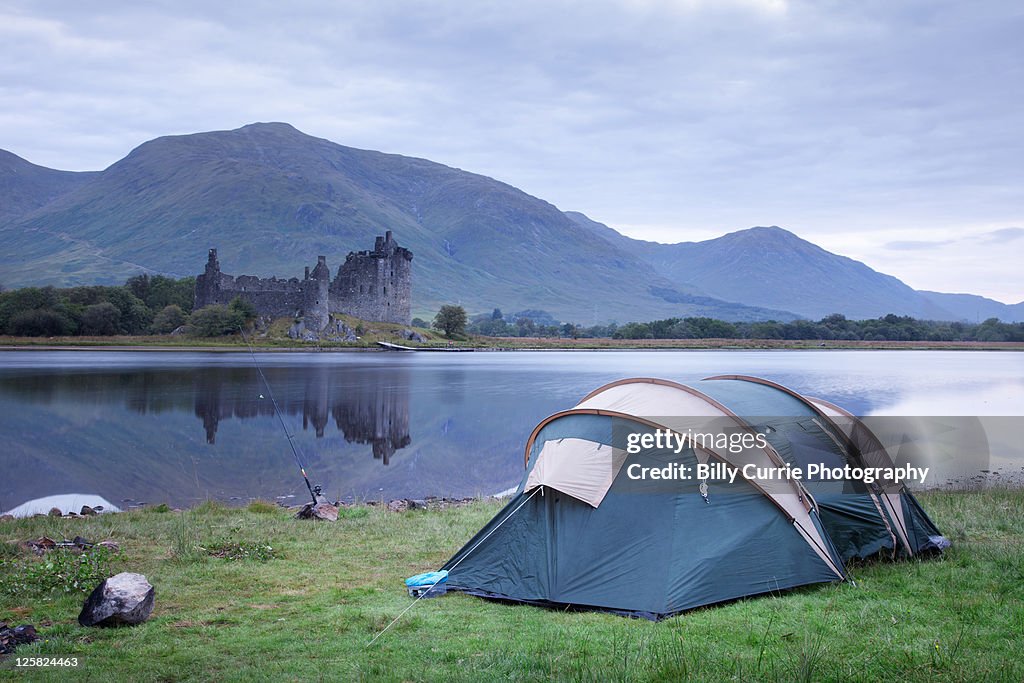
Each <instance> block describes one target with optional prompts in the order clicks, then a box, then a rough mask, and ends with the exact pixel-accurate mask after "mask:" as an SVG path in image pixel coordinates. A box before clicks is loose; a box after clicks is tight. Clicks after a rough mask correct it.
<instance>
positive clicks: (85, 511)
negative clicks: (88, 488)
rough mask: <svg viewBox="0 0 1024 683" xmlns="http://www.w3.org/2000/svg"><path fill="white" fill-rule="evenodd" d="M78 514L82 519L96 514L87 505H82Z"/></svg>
mask: <svg viewBox="0 0 1024 683" xmlns="http://www.w3.org/2000/svg"><path fill="white" fill-rule="evenodd" d="M78 514H80V515H82V516H83V517H85V516H87V515H95V514H96V510H94V509H93V508H91V507H89V506H88V505H83V506H82V509H81V511H80V512H79V513H78Z"/></svg>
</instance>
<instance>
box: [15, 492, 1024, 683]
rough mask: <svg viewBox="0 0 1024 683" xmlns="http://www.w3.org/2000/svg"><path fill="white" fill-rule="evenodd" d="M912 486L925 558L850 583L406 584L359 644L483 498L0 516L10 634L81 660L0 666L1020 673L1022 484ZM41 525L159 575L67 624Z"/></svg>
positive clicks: (849, 675)
mask: <svg viewBox="0 0 1024 683" xmlns="http://www.w3.org/2000/svg"><path fill="white" fill-rule="evenodd" d="M920 500H921V502H922V504H923V505H924V507H925V508H926V509H927V510H928V511H929V513H930V514H931V515H932V517H933V519H934V520H935V521H936V523H937V524H938V525H939V527H940V528H941V529H942V531H943V532H944V533H945V534H946V535H947V536H948V537H950V538H951V539H952V541H953V543H954V545H953V547H952V548H951V549H950V550H949V551H947V553H946V554H945V556H943V557H942V558H939V559H934V560H928V561H907V562H899V563H872V564H866V565H861V566H857V567H854V568H853V569H852V575H853V577H854V578H855V579H856V586H854V585H851V584H849V583H847V584H839V585H820V586H813V587H808V588H804V589H800V590H797V591H791V592H787V593H783V594H780V595H772V596H762V597H757V598H751V599H747V600H741V601H738V602H734V603H731V604H727V605H723V606H719V607H712V608H706V609H699V610H695V611H692V612H689V613H686V614H684V615H682V616H679V617H676V618H674V619H669V620H666V621H663V622H661V623H651V622H647V621H643V620H634V619H626V618H623V617H617V616H611V615H607V614H595V613H579V612H576V613H567V612H558V611H553V610H546V609H541V608H535V607H529V606H513V605H504V604H498V603H493V602H488V601H484V600H481V599H478V598H473V597H469V596H465V595H460V594H449V595H446V596H444V597H440V598H437V599H431V600H421V601H419V602H418V603H417V604H416V605H415V606H414V607H413V608H412V609H410V610H409V611H408V612H407V613H406V614H405V615H404V616H403V617H402V618H401V619H400V620H399V621H398V622H397V623H396V624H395V626H394V627H392V628H391V629H390V630H389V631H388V632H387V633H385V634H384V635H383V636H382V637H381V638H380V639H379V640H377V641H376V642H375V643H374V644H373V645H372V646H369V645H368V643H369V642H370V641H371V639H373V637H374V635H375V634H377V633H378V632H380V631H381V630H382V629H383V628H384V627H385V626H387V625H388V624H389V623H390V622H391V621H392V620H393V619H394V618H395V617H396V616H398V615H399V614H400V613H401V612H402V610H404V609H405V608H406V607H408V606H409V604H410V603H411V601H412V600H411V598H409V597H408V596H407V594H406V592H405V589H404V586H403V584H402V580H403V579H404V578H405V577H406V576H409V575H411V574H415V573H419V572H422V571H427V570H430V569H434V568H436V567H438V566H439V565H440V564H441V563H443V562H444V561H445V560H446V559H447V558H448V557H449V556H450V555H451V554H453V553H454V552H455V551H456V550H457V549H458V548H459V547H460V546H461V545H462V544H463V543H464V542H465V541H466V540H467V539H469V538H470V536H471V535H472V534H473V533H474V532H476V531H477V530H478V529H479V528H480V527H481V526H483V524H484V523H485V522H486V521H487V520H488V519H490V517H491V516H492V515H493V514H494V513H495V512H496V511H497V509H498V507H499V505H498V504H497V503H495V502H493V501H481V502H478V503H475V504H473V505H470V506H468V507H462V508H454V509H447V510H439V511H421V510H414V511H407V512H401V513H393V512H387V511H384V510H380V509H376V508H368V507H364V508H352V509H348V510H344V511H343V517H342V519H340V520H339V521H338V522H337V523H333V524H332V523H324V522H306V521H297V520H294V519H292V518H291V517H290V516H289V514H288V513H287V512H286V511H284V510H281V509H279V508H277V507H275V506H273V505H270V504H261V503H256V504H253V505H250V506H249V508H246V509H226V508H223V507H220V506H217V505H213V504H207V505H204V506H201V507H200V508H198V509H195V510H191V511H186V512H172V511H166V508H162V507H161V508H155V509H150V510H146V511H139V512H131V513H122V514H115V515H105V516H100V517H94V518H86V519H62V518H34V519H27V520H15V521H7V522H0V540H2V541H4V542H6V543H4V544H2V547H0V562H2V563H3V564H2V567H3V568H2V570H0V572H2V573H0V621H7V622H8V623H11V624H12V625H13V624H16V623H17V624H20V623H26V622H28V623H33V624H35V625H36V626H37V628H38V629H39V631H40V634H41V635H42V637H43V638H44V639H45V640H44V641H42V642H39V643H36V644H34V645H30V646H23V647H22V648H19V650H18V656H22V657H31V656H49V657H56V656H69V657H70V656H75V657H78V658H79V662H80V665H79V668H78V669H76V670H74V671H73V672H72V671H64V672H57V671H55V670H49V671H45V672H43V671H26V670H17V671H16V670H14V669H13V667H12V664H13V660H12V658H11V657H8V658H7V661H6V662H4V663H3V664H2V665H0V679H2V678H11V679H13V680H19V679H22V678H24V679H31V678H37V679H46V680H51V679H57V678H64V679H68V680H98V681H106V680H109V681H168V680H211V679H214V680H236V681H244V680H273V681H319V680H394V681H448V680H464V681H495V680H507V681H532V680H567V681H591V680H633V681H648V680H654V681H659V680H663V681H678V680H688V679H692V680H700V681H718V680H735V681H761V680H767V681H819V680H825V681H836V680H841V681H847V680H850V681H908V680H909V681H1020V680H1022V678H1024V653H1022V648H1024V491H1021V490H991V491H986V492H976V493H957V492H943V493H935V492H933V493H927V494H923V495H921V496H920ZM40 535H47V536H50V537H51V538H64V537H68V538H70V537H74V536H76V535H81V536H84V537H86V538H88V539H91V540H98V539H103V538H112V539H114V540H116V541H118V542H119V543H120V544H121V552H120V553H118V554H116V555H113V556H112V557H111V558H110V559H109V560H108V561H107V564H106V565H105V566H103V567H101V568H105V569H109V571H111V572H116V571H138V572H141V573H143V574H145V575H146V576H147V577H148V578H149V580H150V582H151V583H152V584H153V585H154V586H155V587H156V608H155V610H154V613H153V616H152V618H151V619H150V620H149V621H148V622H147V623H145V624H143V625H141V626H138V627H134V628H120V629H86V628H82V627H80V626H78V624H77V621H76V619H77V615H78V611H79V609H80V608H81V604H82V602H83V600H84V598H85V594H84V593H82V592H75V591H74V590H72V591H71V592H64V588H69V587H70V585H69V581H70V579H69V578H68V577H67V576H66V575H62V576H58V577H54V574H55V573H58V570H60V567H55V568H51V569H49V570H48V569H47V567H46V562H47V561H50V562H51V563H52V560H49V559H42V560H40V559H36V558H35V557H34V556H32V555H30V554H25V553H23V552H21V551H19V550H18V549H17V548H16V547H15V546H13V545H12V544H11V542H14V541H18V540H25V539H28V538H33V537H38V536H40ZM80 571H81V570H80ZM62 581H63V584H62V583H61V582H62ZM46 586H50V588H49V589H47V588H45V587H46ZM54 586H56V587H55V588H54Z"/></svg>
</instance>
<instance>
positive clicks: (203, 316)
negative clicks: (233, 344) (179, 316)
mask: <svg viewBox="0 0 1024 683" xmlns="http://www.w3.org/2000/svg"><path fill="white" fill-rule="evenodd" d="M242 323H243V321H242V319H241V317H240V316H239V315H238V314H237V313H236V312H234V311H232V310H230V309H229V308H228V307H227V306H224V305H222V304H214V305H212V306H206V307H205V308H200V309H199V310H198V311H193V312H192V315H190V316H189V318H188V327H189V334H191V335H192V336H194V337H220V336H223V335H225V334H231V333H233V332H237V331H238V328H239V326H240V325H241V324H242Z"/></svg>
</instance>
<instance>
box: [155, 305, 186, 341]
mask: <svg viewBox="0 0 1024 683" xmlns="http://www.w3.org/2000/svg"><path fill="white" fill-rule="evenodd" d="M186 320H187V318H186V317H185V312H184V311H182V310H181V306H178V305H177V304H171V305H170V306H164V308H163V310H162V311H160V312H159V313H157V314H156V317H154V318H153V324H152V326H150V331H151V332H154V333H155V334H167V333H169V332H173V331H174V330H176V329H178V328H179V327H181V326H182V325H184V324H185V322H186Z"/></svg>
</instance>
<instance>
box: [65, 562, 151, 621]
mask: <svg viewBox="0 0 1024 683" xmlns="http://www.w3.org/2000/svg"><path fill="white" fill-rule="evenodd" d="M155 596H156V591H155V590H154V589H153V586H151V585H150V583H149V581H147V580H146V577H145V576H143V575H142V574H134V573H132V572H121V573H120V574H115V575H114V576H111V577H110V578H109V579H107V580H106V581H104V582H103V583H101V584H100V585H98V586H96V589H95V590H94V591H93V592H92V593H91V594H90V595H89V597H88V598H87V599H86V601H85V605H83V606H82V613H81V614H79V615H78V623H79V624H81V625H82V626H122V625H129V626H130V625H135V624H141V623H142V622H144V621H145V620H146V619H149V615H150V614H152V612H153V601H154V598H155Z"/></svg>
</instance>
